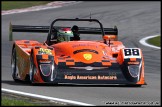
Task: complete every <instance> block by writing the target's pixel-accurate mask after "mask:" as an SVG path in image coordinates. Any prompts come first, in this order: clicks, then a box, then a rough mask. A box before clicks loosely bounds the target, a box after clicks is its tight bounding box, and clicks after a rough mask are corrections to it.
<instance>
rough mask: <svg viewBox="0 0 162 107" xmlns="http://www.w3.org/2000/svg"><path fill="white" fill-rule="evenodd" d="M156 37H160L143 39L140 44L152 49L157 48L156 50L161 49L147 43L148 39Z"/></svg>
mask: <svg viewBox="0 0 162 107" xmlns="http://www.w3.org/2000/svg"><path fill="white" fill-rule="evenodd" d="M156 36H159V35H154V36H148V37H145V38H143V39H141V40H140V41H139V42H140V43H141V44H142V45H145V46H148V47H152V48H156V49H161V47H157V46H154V45H151V44H148V43H147V42H146V41H147V40H148V39H150V38H154V37H156Z"/></svg>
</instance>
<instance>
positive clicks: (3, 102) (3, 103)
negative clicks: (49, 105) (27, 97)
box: [1, 97, 40, 106]
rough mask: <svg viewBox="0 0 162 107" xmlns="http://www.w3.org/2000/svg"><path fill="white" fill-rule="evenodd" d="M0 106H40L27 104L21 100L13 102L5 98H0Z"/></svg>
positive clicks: (13, 100)
mask: <svg viewBox="0 0 162 107" xmlns="http://www.w3.org/2000/svg"><path fill="white" fill-rule="evenodd" d="M1 106H40V105H38V104H33V103H29V102H26V101H23V100H15V99H9V98H7V97H2V99H1Z"/></svg>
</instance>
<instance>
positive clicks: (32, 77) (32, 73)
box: [29, 54, 36, 84]
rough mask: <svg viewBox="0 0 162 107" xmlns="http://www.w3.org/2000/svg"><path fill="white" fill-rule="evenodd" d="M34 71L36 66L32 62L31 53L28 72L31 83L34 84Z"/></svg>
mask: <svg viewBox="0 0 162 107" xmlns="http://www.w3.org/2000/svg"><path fill="white" fill-rule="evenodd" d="M35 73H36V66H35V64H34V59H33V54H31V56H30V72H29V77H30V83H31V84H34V74H35Z"/></svg>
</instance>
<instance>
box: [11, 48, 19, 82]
mask: <svg viewBox="0 0 162 107" xmlns="http://www.w3.org/2000/svg"><path fill="white" fill-rule="evenodd" d="M16 63H17V61H16V49H15V48H14V49H13V51H12V58H11V68H12V70H11V71H12V78H13V79H14V81H15V82H18V71H17V67H16Z"/></svg>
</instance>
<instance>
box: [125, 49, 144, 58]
mask: <svg viewBox="0 0 162 107" xmlns="http://www.w3.org/2000/svg"><path fill="white" fill-rule="evenodd" d="M130 57H132V58H139V57H141V55H140V49H138V48H126V49H124V58H130Z"/></svg>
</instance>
